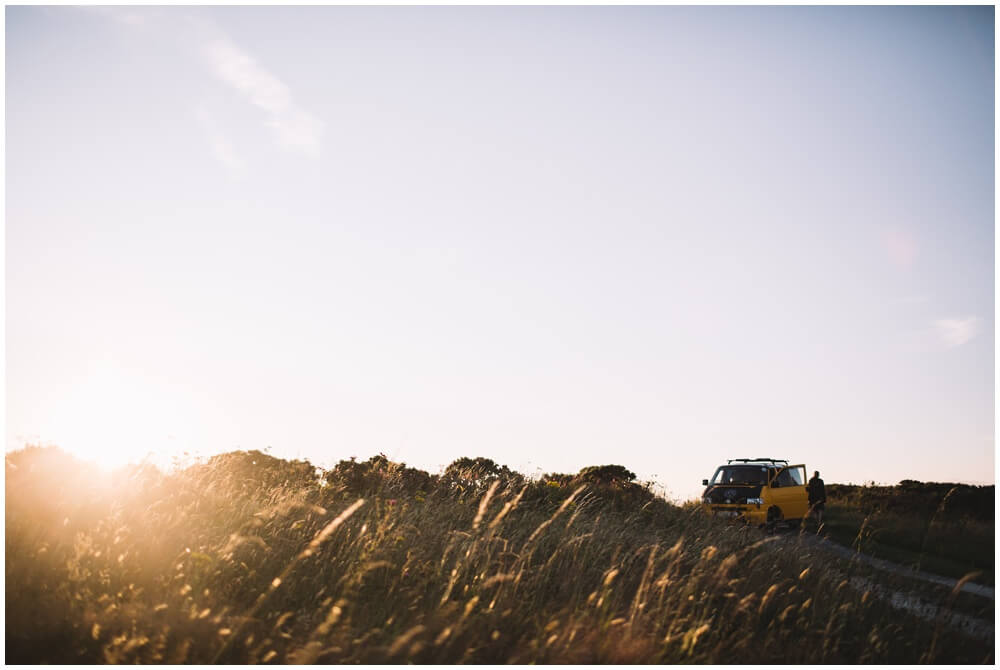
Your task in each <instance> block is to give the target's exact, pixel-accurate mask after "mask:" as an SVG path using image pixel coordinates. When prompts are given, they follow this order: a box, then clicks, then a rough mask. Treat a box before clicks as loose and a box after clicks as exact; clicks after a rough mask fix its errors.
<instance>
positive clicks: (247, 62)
mask: <svg viewBox="0 0 1000 670" xmlns="http://www.w3.org/2000/svg"><path fill="white" fill-rule="evenodd" d="M204 53H205V57H206V58H207V60H208V63H209V66H210V67H211V69H212V72H213V73H214V74H215V75H216V76H217V77H218V78H219V79H221V80H222V81H223V82H225V83H226V84H228V85H229V86H231V87H233V88H234V89H236V90H237V91H238V92H239V93H241V94H242V95H243V96H244V97H245V98H246V99H247V100H248V101H249V102H250V103H252V104H253V105H256V106H257V107H259V108H260V109H261V110H263V111H264V113H265V114H266V115H267V117H268V125H269V126H271V128H272V129H273V130H274V133H275V137H276V139H277V141H278V144H279V145H281V146H283V147H285V148H287V149H293V150H298V151H303V152H306V153H310V154H315V153H317V152H318V151H319V148H320V141H321V139H322V136H323V129H324V126H323V122H322V121H320V120H319V119H318V118H316V117H315V116H313V115H312V114H310V113H309V112H308V111H306V110H304V109H302V108H301V107H299V106H298V105H297V104H296V103H295V101H294V100H293V99H292V95H291V92H290V91H289V89H288V86H286V85H285V83H284V82H282V81H281V80H280V79H278V78H277V77H276V76H274V75H273V74H271V73H270V72H268V71H267V70H265V69H264V68H263V67H261V66H260V65H259V64H258V63H257V62H256V61H255V60H254V58H253V57H252V56H251V55H250V54H249V53H247V52H246V51H244V50H243V49H241V48H239V47H238V46H236V45H235V44H233V43H232V42H231V41H230V40H228V39H227V38H216V39H213V40H211V41H210V42H209V43H208V45H207V46H206V47H205V49H204Z"/></svg>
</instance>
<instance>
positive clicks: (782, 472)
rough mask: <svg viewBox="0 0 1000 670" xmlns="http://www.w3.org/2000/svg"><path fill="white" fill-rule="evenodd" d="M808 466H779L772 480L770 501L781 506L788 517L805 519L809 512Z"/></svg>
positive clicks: (783, 514)
mask: <svg viewBox="0 0 1000 670" xmlns="http://www.w3.org/2000/svg"><path fill="white" fill-rule="evenodd" d="M806 483H807V482H806V466H805V465H804V464H802V465H788V466H785V467H783V468H779V469H778V471H777V472H776V473H775V475H774V477H773V478H772V479H771V482H770V489H771V491H770V493H771V495H770V503H771V504H772V505H777V506H778V507H780V508H781V514H782V516H783V517H785V518H786V519H804V518H806V516H808V514H809V491H808V490H807V488H806Z"/></svg>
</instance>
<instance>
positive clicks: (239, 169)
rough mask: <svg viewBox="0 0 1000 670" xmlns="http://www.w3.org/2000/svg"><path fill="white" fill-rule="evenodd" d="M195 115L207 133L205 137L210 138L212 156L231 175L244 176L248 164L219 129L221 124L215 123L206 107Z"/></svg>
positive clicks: (196, 111) (209, 144)
mask: <svg viewBox="0 0 1000 670" xmlns="http://www.w3.org/2000/svg"><path fill="white" fill-rule="evenodd" d="M195 114H196V116H197V117H198V122H199V123H200V124H201V127H202V129H203V130H204V131H205V136H206V137H207V138H208V147H209V150H210V151H211V152H212V156H213V157H215V159H216V160H217V161H219V162H220V163H222V165H223V166H224V167H225V168H226V169H227V170H228V171H229V173H230V174H231V175H233V176H240V175H242V174H243V173H244V171H245V170H246V163H244V162H243V159H242V158H240V156H239V154H238V153H237V152H236V150H235V149H234V148H233V145H232V143H231V142H230V141H229V138H228V137H227V136H226V134H225V133H224V132H223V131H222V129H221V128H220V127H219V124H217V123H216V122H215V118H214V117H213V116H212V115H211V113H209V111H208V110H207V109H206V108H204V107H198V108H197V109H195Z"/></svg>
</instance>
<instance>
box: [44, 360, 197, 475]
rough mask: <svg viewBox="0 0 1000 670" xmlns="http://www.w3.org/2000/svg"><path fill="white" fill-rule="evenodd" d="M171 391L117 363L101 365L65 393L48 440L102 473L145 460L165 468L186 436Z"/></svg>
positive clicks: (58, 405) (177, 451) (178, 453)
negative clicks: (99, 469)
mask: <svg viewBox="0 0 1000 670" xmlns="http://www.w3.org/2000/svg"><path fill="white" fill-rule="evenodd" d="M174 404H175V403H173V402H172V399H171V397H170V394H169V393H166V392H164V391H163V390H162V389H159V388H157V386H156V385H155V384H153V383H151V382H149V381H146V380H143V379H142V378H141V376H139V375H136V374H131V373H129V372H128V371H125V370H123V369H122V368H121V367H119V366H116V365H113V364H99V365H95V366H93V367H92V368H91V370H90V371H89V373H88V374H87V375H86V376H85V377H83V378H82V379H80V380H79V381H78V382H77V383H75V384H73V385H72V386H70V387H68V388H67V389H66V390H65V392H64V393H63V394H62V396H61V398H60V399H59V402H58V403H57V405H56V409H55V411H54V412H53V415H52V417H51V420H50V422H49V425H50V426H51V434H49V435H46V436H43V437H45V438H46V439H45V442H46V443H54V444H56V445H58V446H60V447H61V448H63V449H65V450H66V451H68V452H70V453H72V454H74V455H76V456H77V457H79V458H82V459H84V460H87V461H90V462H92V463H94V464H96V465H98V466H100V467H101V468H103V469H113V468H116V467H119V466H122V465H126V464H128V463H136V462H140V461H143V460H148V461H152V462H155V463H159V464H164V463H167V462H169V461H170V459H171V458H172V457H174V456H179V455H180V454H181V453H182V451H183V447H182V445H181V444H180V442H179V440H178V439H177V438H176V437H175V436H176V435H178V434H186V431H182V429H183V428H184V427H183V426H182V425H181V423H180V417H179V416H178V413H177V412H176V411H175V409H174Z"/></svg>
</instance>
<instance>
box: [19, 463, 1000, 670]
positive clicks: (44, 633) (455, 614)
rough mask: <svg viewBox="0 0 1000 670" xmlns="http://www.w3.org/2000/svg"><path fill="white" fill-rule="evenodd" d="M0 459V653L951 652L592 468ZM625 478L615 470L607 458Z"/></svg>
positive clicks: (459, 657) (481, 656) (421, 656)
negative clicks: (0, 474) (104, 464)
mask: <svg viewBox="0 0 1000 670" xmlns="http://www.w3.org/2000/svg"><path fill="white" fill-rule="evenodd" d="M469 463H472V465H473V466H475V465H476V463H475V462H474V461H469V462H468V463H464V464H463V467H461V468H454V469H450V470H449V471H448V472H446V473H444V474H443V475H441V476H429V475H426V474H425V473H420V472H419V471H414V470H411V469H408V468H404V467H402V466H400V465H398V464H394V463H391V462H389V461H386V460H385V459H378V458H376V459H372V461H369V462H368V463H363V464H359V463H351V462H345V463H342V464H341V465H340V466H338V468H336V469H335V470H334V471H331V472H328V473H323V474H324V476H323V477H321V478H318V477H316V476H315V473H314V472H313V469H312V467H311V466H309V465H308V464H306V463H287V462H284V461H278V460H277V459H271V458H270V457H267V456H265V455H263V454H259V453H251V454H245V453H237V454H230V455H227V456H225V457H218V458H216V459H213V461H212V462H210V463H208V464H204V465H200V466H196V467H192V468H188V469H186V470H182V471H179V472H177V473H174V474H170V475H164V474H161V473H159V472H157V471H155V470H151V469H132V470H128V471H121V472H119V473H116V474H115V475H114V476H110V477H104V478H102V477H101V476H99V475H97V474H96V473H94V472H92V471H88V470H87V468H86V467H85V466H83V465H82V464H79V463H75V462H73V461H72V459H70V458H69V457H67V456H65V454H62V453H60V452H58V451H56V450H52V449H29V450H26V451H22V452H15V453H14V454H8V456H7V468H6V475H7V507H6V521H7V535H6V548H7V563H6V566H7V573H6V577H7V600H6V607H7V624H6V636H7V647H6V650H7V660H8V661H9V662H14V663H37V662H50V663H62V662H77V663H87V662H114V663H125V662H129V663H132V662H141V663H207V662H213V661H214V662H223V663H293V662H307V663H308V662H335V663H403V662H415V663H754V664H765V663H834V662H844V663H858V662H864V663H916V662H928V661H930V662H938V663H945V662H948V663H951V662H955V663H963V662H973V663H978V662H992V661H993V649H992V644H991V643H987V642H980V641H977V640H975V639H972V638H967V637H964V636H962V635H960V634H959V633H956V632H952V631H949V630H946V629H942V628H941V627H940V626H935V624H934V622H925V621H922V620H920V619H917V618H915V617H911V616H909V615H906V614H905V613H900V612H899V611H896V610H891V609H889V606H888V605H887V604H885V603H884V602H882V601H879V600H878V599H875V598H870V597H868V596H866V595H865V594H863V593H859V592H857V591H856V590H853V589H852V588H851V587H850V586H849V584H848V583H847V581H846V580H845V578H844V574H843V570H842V569H841V568H838V569H833V568H832V567H831V566H830V565H828V564H825V563H824V562H823V561H821V560H817V558H816V557H815V556H814V555H812V554H811V553H810V552H809V551H807V550H806V548H805V545H804V544H803V545H801V546H800V545H798V544H797V543H796V542H795V539H794V537H793V538H791V539H789V538H785V539H784V540H782V541H778V542H775V541H773V538H771V537H767V536H765V535H763V534H761V533H760V532H758V531H756V530H753V529H749V528H745V527H739V526H729V525H724V524H718V523H715V522H713V521H712V520H710V519H708V518H706V517H704V516H703V515H702V514H700V513H699V512H698V511H696V510H692V509H682V508H678V507H676V506H673V505H670V504H668V503H666V502H665V501H663V500H661V499H658V498H656V497H654V496H652V494H650V493H649V492H648V491H647V490H646V489H644V488H643V487H640V486H638V485H635V484H632V483H630V482H628V481H626V480H627V479H628V478H627V477H625V478H624V479H623V478H622V477H621V476H620V475H619V474H617V473H619V472H621V471H624V469H621V471H616V470H601V469H600V468H598V469H596V470H594V471H591V472H588V473H587V474H585V475H581V476H577V477H570V476H566V475H561V476H560V475H551V476H547V477H545V478H543V481H539V482H526V481H524V479H523V477H520V476H519V475H517V473H511V472H510V471H509V470H506V469H502V470H501V469H500V468H498V467H492V464H489V463H487V464H486V465H487V466H490V467H485V468H481V469H480V470H478V471H477V470H476V467H466V466H468V465H469ZM624 472H626V473H627V471H624Z"/></svg>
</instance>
